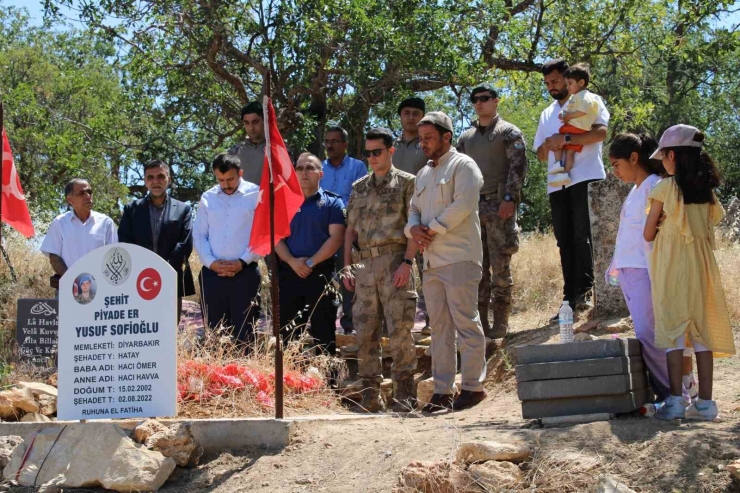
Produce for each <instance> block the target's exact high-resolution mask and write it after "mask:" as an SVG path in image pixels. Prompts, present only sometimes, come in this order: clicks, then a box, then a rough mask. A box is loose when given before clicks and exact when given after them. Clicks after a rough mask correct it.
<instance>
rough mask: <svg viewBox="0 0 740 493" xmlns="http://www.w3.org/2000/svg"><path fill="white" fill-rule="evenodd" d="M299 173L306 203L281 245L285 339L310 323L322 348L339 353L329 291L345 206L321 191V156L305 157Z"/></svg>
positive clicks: (281, 312) (281, 281)
mask: <svg viewBox="0 0 740 493" xmlns="http://www.w3.org/2000/svg"><path fill="white" fill-rule="evenodd" d="M295 171H296V174H297V175H298V181H299V183H300V185H301V190H302V191H303V197H304V198H305V201H304V202H303V205H301V208H300V209H299V210H298V213H297V214H296V215H295V216H294V217H293V220H292V221H291V222H290V233H291V234H290V236H289V237H288V238H286V239H284V240H280V242H279V243H278V244H277V245H276V246H275V251H276V252H277V254H278V257H280V260H281V262H280V264H279V273H280V323H281V325H282V326H283V327H284V328H283V331H284V332H283V338H284V339H285V340H289V339H292V338H295V337H297V336H298V335H299V334H300V333H301V332H303V330H304V328H305V326H306V323H307V322H308V320H309V319H310V321H311V330H310V334H311V336H312V337H313V338H314V340H315V341H316V343H317V345H318V346H319V348H320V350H322V351H326V352H328V353H329V354H332V355H333V354H335V353H336V337H335V336H336V332H335V331H336V318H337V307H336V306H335V305H334V299H335V295H334V293H333V291H330V290H329V288H330V286H331V280H332V277H333V272H334V256H335V255H336V253H337V250H338V249H339V247H340V246H342V240H343V238H344V204H343V203H342V199H341V198H340V197H339V196H338V195H337V194H334V193H332V192H327V191H326V190H324V189H322V188H321V187H319V180H321V177H322V176H323V174H324V173H323V171H322V163H321V161H320V160H319V158H317V157H316V156H314V155H313V154H311V153H308V152H305V153H303V154H301V155H300V156H299V157H298V161H297V163H296V166H295ZM291 322H293V323H291Z"/></svg>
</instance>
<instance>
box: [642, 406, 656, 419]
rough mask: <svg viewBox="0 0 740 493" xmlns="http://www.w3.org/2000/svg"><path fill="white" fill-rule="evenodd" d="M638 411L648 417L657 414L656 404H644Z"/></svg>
mask: <svg viewBox="0 0 740 493" xmlns="http://www.w3.org/2000/svg"><path fill="white" fill-rule="evenodd" d="M638 411H639V413H640V414H641V415H642V416H646V417H648V418H650V417H652V416H655V411H656V409H655V404H650V403H647V404H645V405H644V406H642V407H641V408H640V409H639V410H638Z"/></svg>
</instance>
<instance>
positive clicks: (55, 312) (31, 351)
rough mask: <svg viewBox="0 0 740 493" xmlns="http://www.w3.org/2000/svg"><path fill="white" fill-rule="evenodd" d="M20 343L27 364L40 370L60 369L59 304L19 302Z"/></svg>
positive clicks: (31, 300) (18, 337) (53, 301)
mask: <svg viewBox="0 0 740 493" xmlns="http://www.w3.org/2000/svg"><path fill="white" fill-rule="evenodd" d="M17 313H18V316H17V319H16V340H17V341H18V347H19V350H20V355H21V357H23V359H24V360H27V361H30V362H32V363H33V364H35V365H37V366H56V355H57V330H58V326H59V301H58V300H50V299H37V298H21V299H19V300H18V310H17Z"/></svg>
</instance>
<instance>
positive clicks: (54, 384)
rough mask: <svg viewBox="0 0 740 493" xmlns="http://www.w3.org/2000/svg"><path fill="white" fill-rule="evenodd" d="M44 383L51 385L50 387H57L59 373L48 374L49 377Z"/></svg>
mask: <svg viewBox="0 0 740 493" xmlns="http://www.w3.org/2000/svg"><path fill="white" fill-rule="evenodd" d="M46 383H48V384H49V385H51V386H52V387H58V386H59V385H58V384H59V374H58V373H54V374H52V375H50V376H49V378H47V379H46Z"/></svg>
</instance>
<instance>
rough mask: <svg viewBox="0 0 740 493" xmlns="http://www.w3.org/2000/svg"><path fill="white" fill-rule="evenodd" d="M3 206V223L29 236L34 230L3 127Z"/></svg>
mask: <svg viewBox="0 0 740 493" xmlns="http://www.w3.org/2000/svg"><path fill="white" fill-rule="evenodd" d="M2 194H3V197H2V199H3V206H2V210H0V216H1V217H2V220H3V222H4V223H5V224H7V225H8V226H12V227H14V228H15V229H17V230H18V232H19V233H20V234H22V235H23V236H25V237H26V238H31V237H32V236H33V235H35V234H36V232H35V231H34V229H33V223H32V222H31V214H29V212H28V205H27V204H26V197H25V196H24V195H23V187H21V179H20V177H19V176H18V172H17V171H16V169H15V163H14V162H13V153H12V152H10V142H8V135H7V134H6V133H5V129H3V190H2Z"/></svg>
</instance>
